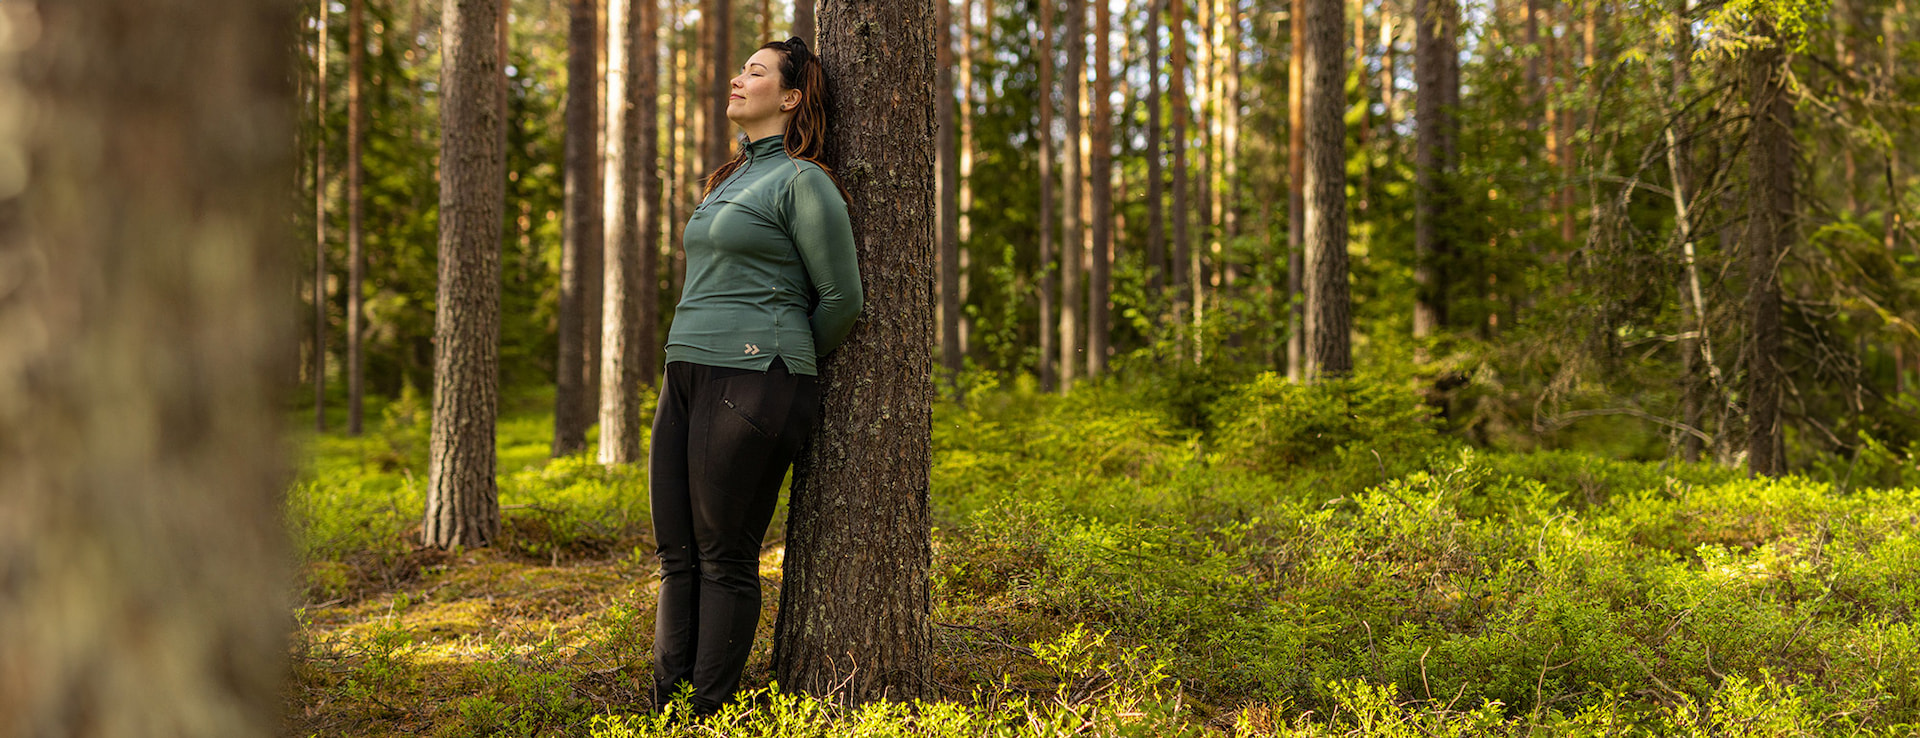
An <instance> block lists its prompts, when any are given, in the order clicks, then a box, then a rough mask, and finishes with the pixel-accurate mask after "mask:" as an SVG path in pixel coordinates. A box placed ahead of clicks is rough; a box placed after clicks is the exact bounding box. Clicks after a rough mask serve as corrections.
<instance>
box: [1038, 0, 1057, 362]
mask: <svg viewBox="0 0 1920 738" xmlns="http://www.w3.org/2000/svg"><path fill="white" fill-rule="evenodd" d="M1039 5H1040V32H1039V36H1040V51H1039V57H1040V130H1039V131H1037V132H1035V136H1036V137H1037V138H1039V139H1040V213H1039V218H1040V264H1039V267H1038V268H1037V269H1036V270H1035V271H1037V272H1039V280H1040V330H1039V331H1038V332H1039V334H1040V367H1039V369H1040V389H1041V391H1043V392H1051V391H1053V389H1054V387H1055V386H1056V385H1057V384H1058V382H1059V376H1058V375H1057V373H1056V372H1055V371H1054V366H1055V365H1054V360H1053V357H1054V347H1053V337H1054V330H1055V326H1056V323H1055V321H1054V317H1053V311H1054V298H1055V296H1054V294H1053V293H1054V290H1053V274H1054V271H1055V270H1054V256H1053V252H1054V248H1053V246H1054V239H1053V233H1054V232H1053V228H1054V226H1053V192H1054V182H1053V176H1054V175H1053V161H1054V152H1053V92H1054V90H1053V87H1054V85H1053V64H1054V53H1053V37H1054V28H1053V0H1039Z"/></svg>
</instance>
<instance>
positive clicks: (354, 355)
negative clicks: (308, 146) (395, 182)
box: [347, 0, 367, 436]
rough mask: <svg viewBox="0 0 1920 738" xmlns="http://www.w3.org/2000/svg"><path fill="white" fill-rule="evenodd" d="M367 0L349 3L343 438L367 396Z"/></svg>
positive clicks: (354, 428) (359, 418)
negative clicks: (363, 154) (363, 189)
mask: <svg viewBox="0 0 1920 738" xmlns="http://www.w3.org/2000/svg"><path fill="white" fill-rule="evenodd" d="M365 5H366V0H348V1H347V434H348V435H354V436H357V435H360V431H361V429H362V425H363V419H364V415H365V407H364V406H365V398H366V373H367V352H366V346H365V344H366V340H365V339H366V337H365V336H364V335H363V334H364V333H366V324H365V318H364V314H365V312H366V305H365V300H364V297H363V295H362V294H361V289H362V288H363V286H364V285H365V283H366V275H367V255H366V253H365V252H364V251H362V250H361V244H362V236H363V233H362V231H361V228H360V225H361V224H360V211H361V208H360V179H361V168H360V139H361V138H362V136H363V134H362V133H361V131H362V128H363V126H362V125H361V122H362V121H363V120H364V119H365V118H366V110H365V108H364V106H363V105H362V104H361V102H362V101H361V99H360V98H361V95H360V85H361V82H362V80H363V79H364V78H365V77H366V76H367V70H366V61H365V59H366V54H367V39H366V30H365V29H366V20H365V18H364V15H365Z"/></svg>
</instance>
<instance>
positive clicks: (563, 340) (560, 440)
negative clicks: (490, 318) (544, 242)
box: [553, 0, 602, 456]
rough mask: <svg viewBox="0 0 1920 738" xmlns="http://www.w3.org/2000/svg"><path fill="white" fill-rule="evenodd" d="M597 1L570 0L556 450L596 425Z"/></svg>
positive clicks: (563, 450)
mask: <svg viewBox="0 0 1920 738" xmlns="http://www.w3.org/2000/svg"><path fill="white" fill-rule="evenodd" d="M595 6H596V3H595V2H594V1H593V0H571V2H570V3H569V11H570V14H571V15H570V18H569V20H568V22H567V112H566V116H567V118H566V126H567V131H566V139H567V140H566V147H567V153H566V163H565V167H566V170H565V172H564V176H565V177H566V183H565V184H566V198H567V202H566V223H565V226H564V228H563V229H562V231H563V232H562V233H561V240H560V309H559V316H558V317H559V336H557V339H558V340H557V343H558V344H559V351H560V355H559V357H558V358H557V360H556V361H555V362H554V369H555V371H554V373H555V375H556V376H555V381H554V384H555V387H554V393H553V455H554V456H565V455H567V454H572V453H578V452H580V451H581V450H583V449H585V448H586V447H587V426H588V425H591V424H592V422H593V417H592V415H591V414H589V413H588V402H587V398H586V395H587V393H588V392H591V391H593V390H594V389H595V388H592V387H588V386H587V370H586V363H587V353H586V349H585V346H586V340H587V335H586V315H585V312H586V307H585V305H584V304H583V303H584V302H585V299H584V295H583V294H582V292H581V287H582V286H583V285H584V284H585V283H586V281H587V280H592V279H599V278H600V275H599V274H597V273H593V272H588V271H586V270H585V269H584V268H583V264H582V259H581V258H580V257H581V256H582V255H583V254H585V253H586V252H588V251H596V250H599V249H600V248H602V247H601V243H602V233H601V227H602V226H601V224H600V223H601V221H600V142H599V138H600V99H599V97H600V95H599V90H598V88H599V86H600V77H599V75H598V74H597V73H596V69H595V68H596V67H597V66H599V56H600V17H599V9H598V8H596V7H595Z"/></svg>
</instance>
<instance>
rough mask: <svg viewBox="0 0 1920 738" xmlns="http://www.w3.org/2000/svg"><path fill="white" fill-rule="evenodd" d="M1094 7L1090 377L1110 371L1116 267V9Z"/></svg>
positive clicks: (1097, 2)
mask: <svg viewBox="0 0 1920 738" xmlns="http://www.w3.org/2000/svg"><path fill="white" fill-rule="evenodd" d="M1087 2H1088V4H1089V5H1092V6H1093V10H1094V19H1095V20H1094V24H1093V33H1094V36H1093V42H1094V45H1093V59H1094V63H1095V64H1097V65H1099V67H1098V68H1097V69H1095V70H1094V86H1093V100H1092V102H1093V105H1092V111H1093V126H1092V129H1093V137H1092V144H1093V151H1092V155H1091V158H1090V160H1089V162H1088V167H1087V169H1088V171H1089V174H1090V175H1091V179H1092V183H1093V253H1092V259H1091V262H1090V264H1089V267H1088V269H1087V376H1088V377H1094V376H1098V375H1100V374H1101V373H1103V372H1105V371H1106V370H1107V334H1108V332H1109V331H1110V330H1111V328H1110V325H1109V324H1110V323H1111V321H1112V312H1111V307H1110V306H1109V305H1108V301H1109V300H1110V299H1111V297H1112V292H1113V288H1112V286H1111V285H1110V283H1109V282H1110V280H1111V279H1112V270H1113V101H1112V100H1113V58H1112V52H1111V51H1110V50H1109V49H1108V46H1109V41H1108V36H1110V35H1111V33H1112V27H1113V11H1112V10H1111V9H1109V8H1108V7H1107V3H1106V2H1104V1H1103V0H1087Z"/></svg>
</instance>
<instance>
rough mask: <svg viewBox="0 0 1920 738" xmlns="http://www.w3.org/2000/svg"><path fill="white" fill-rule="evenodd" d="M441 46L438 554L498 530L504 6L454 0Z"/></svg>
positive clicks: (444, 19) (435, 447)
mask: <svg viewBox="0 0 1920 738" xmlns="http://www.w3.org/2000/svg"><path fill="white" fill-rule="evenodd" d="M443 7H444V9H443V11H442V15H441V24H442V25H441V31H440V48H441V55H442V56H441V58H442V62H441V69H440V90H441V96H442V97H441V103H440V130H441V133H440V286H439V290H438V293H437V304H438V309H437V310H435V311H434V321H433V430H432V433H431V438H430V439H429V448H428V456H427V507H426V515H425V516H424V521H423V529H422V533H421V536H422V538H423V539H424V542H425V543H426V544H427V545H429V546H438V547H441V548H450V547H453V546H484V545H487V544H488V543H491V542H492V541H493V537H494V535H495V534H496V533H498V532H499V530H500V501H499V494H498V489H497V488H496V487H495V483H494V465H495V456H494V420H495V417H496V414H497V413H498V410H499V408H498V396H499V356H500V223H501V220H500V219H501V211H502V209H503V208H504V206H505V199H506V187H505V185H506V179H505V177H506V152H505V151H504V147H503V146H502V141H501V136H500V134H501V130H502V127H503V126H504V124H505V121H504V120H502V116H501V110H500V107H499V96H500V87H501V85H502V84H504V83H505V79H504V78H503V77H502V76H501V73H500V72H501V68H500V57H499V53H500V52H499V49H498V47H497V44H498V42H499V39H498V36H497V34H498V21H499V15H500V6H499V5H498V3H496V2H494V0H446V4H445V5H444V6H443Z"/></svg>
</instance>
